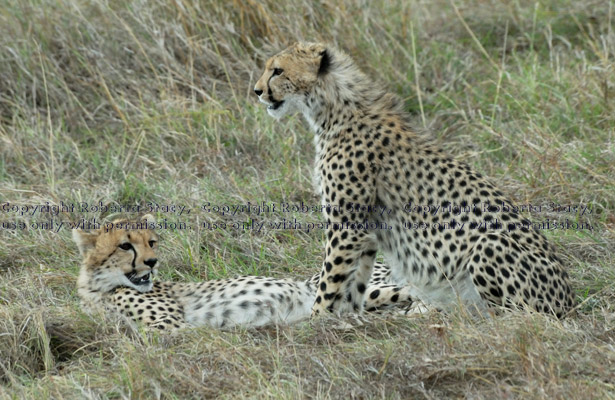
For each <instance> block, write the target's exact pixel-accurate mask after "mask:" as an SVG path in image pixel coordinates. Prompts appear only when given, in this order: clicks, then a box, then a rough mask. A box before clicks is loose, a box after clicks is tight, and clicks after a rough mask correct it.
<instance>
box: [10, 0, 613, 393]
mask: <svg viewBox="0 0 615 400" xmlns="http://www.w3.org/2000/svg"><path fill="white" fill-rule="evenodd" d="M614 13H615V4H614V3H613V2H612V1H608V0H579V1H571V0H564V1H562V0H545V1H543V2H540V3H538V2H530V1H516V2H498V1H495V0H491V1H490V0H454V1H422V0H414V1H410V2H401V1H400V2H389V1H386V0H377V1H373V2H363V1H352V0H343V1H341V2H332V1H322V2H309V1H302V0H295V1H292V2H280V1H270V0H265V1H260V2H256V1H246V2H240V1H230V2H222V1H219V2H218V1H217V2H205V1H203V2H199V1H196V0H173V1H172V0H155V1H150V2H145V1H135V2H128V3H126V2H121V1H107V2H98V1H76V0H43V1H37V2H34V1H16V0H5V1H4V2H3V5H2V7H0V203H5V202H10V203H11V204H18V205H37V204H45V203H46V202H50V203H51V204H59V203H60V202H61V201H64V202H65V203H75V204H76V203H78V202H87V203H89V204H93V203H97V202H103V203H104V204H112V203H114V202H116V203H121V204H133V205H134V204H141V205H145V204H147V203H148V202H156V203H159V204H181V205H187V206H189V207H192V212H191V213H190V214H189V215H187V216H182V217H178V216H177V215H173V214H169V213H162V212H159V213H157V217H158V219H164V218H167V219H168V220H169V221H177V220H183V221H187V222H189V223H190V224H191V225H192V226H193V227H194V229H193V230H188V231H180V230H168V231H165V232H163V239H164V242H163V245H162V254H161V256H162V258H163V261H164V265H165V266H166V268H165V269H164V271H163V272H162V278H166V279H184V280H202V279H210V278H216V277H225V276H234V275H237V274H242V273H249V274H262V275H273V276H306V275H309V274H311V273H313V272H314V271H316V270H317V269H318V263H319V260H320V259H321V255H322V232H321V231H318V230H316V231H312V232H304V231H295V230H272V229H266V228H265V229H263V230H261V231H260V232H252V231H247V230H233V229H227V230H220V229H218V230H207V229H197V227H198V226H199V225H200V224H202V223H203V222H209V223H222V222H224V223H227V224H232V223H234V222H238V223H242V222H246V221H247V219H248V216H247V215H245V214H240V215H235V216H229V215H225V216H222V215H220V214H215V213H206V212H203V211H199V207H200V206H201V205H203V204H205V203H207V202H210V203H211V204H241V203H245V202H247V201H251V202H260V201H266V202H276V203H281V202H290V203H296V202H300V201H303V202H305V203H307V204H316V203H317V202H318V200H317V199H316V198H315V196H314V194H313V191H312V189H311V186H310V185H311V179H310V171H311V160H312V154H313V148H312V139H311V134H310V133H309V132H307V130H306V129H305V126H304V125H303V124H302V123H301V121H300V119H299V118H291V119H286V120H284V121H282V122H280V123H275V122H274V121H273V120H271V119H270V118H268V117H267V115H266V112H265V110H263V108H262V107H259V105H258V104H256V102H255V99H254V98H253V95H252V94H251V91H252V89H251V88H252V87H253V85H254V82H255V79H256V78H257V76H258V74H259V73H260V67H261V66H262V65H263V62H264V60H265V59H266V58H267V57H268V56H269V55H271V54H272V53H274V52H275V51H277V50H279V49H281V48H283V47H285V46H286V45H288V44H290V43H292V42H293V41H296V40H304V39H307V40H325V41H328V42H331V43H335V44H337V45H339V46H341V47H343V48H344V49H346V50H347V51H348V52H350V53H351V54H352V55H353V56H354V58H355V59H356V60H357V61H358V62H359V63H360V64H361V66H362V68H363V69H365V70H366V71H367V72H369V74H370V75H371V76H374V77H377V78H378V80H379V81H380V83H382V84H385V85H387V86H388V87H390V88H391V90H393V91H395V92H397V93H399V94H400V95H401V96H403V97H404V99H405V101H406V105H407V109H408V110H409V111H410V112H411V113H412V114H413V115H414V117H415V119H416V125H417V126H419V127H420V126H422V125H425V126H427V127H428V128H430V129H431V130H433V132H434V134H435V136H436V138H437V140H438V141H439V142H440V143H441V144H442V145H443V146H444V147H446V148H447V149H448V150H449V151H450V152H451V153H453V154H454V155H455V156H457V157H460V158H463V159H465V160H467V161H469V162H470V163H471V164H473V165H474V166H475V167H476V168H477V169H479V170H481V171H482V172H484V173H485V174H487V175H490V176H492V177H494V178H495V179H496V180H497V181H498V183H499V185H500V186H501V187H502V188H503V189H504V190H505V191H507V192H508V193H509V194H510V195H511V196H512V197H514V198H515V199H516V200H517V202H519V203H524V204H525V203H532V204H548V203H551V202H556V203H560V204H574V205H578V204H585V205H591V207H592V210H593V212H592V214H591V215H585V216H580V215H578V214H574V213H572V214H566V213H553V212H549V213H545V214H543V215H536V214H534V215H532V217H533V218H534V219H535V220H541V219H544V218H546V217H549V218H551V219H556V220H560V221H563V220H565V219H566V218H568V219H569V220H574V221H575V222H582V223H589V224H591V225H592V227H593V230H592V231H588V230H581V231H575V230H566V231H553V232H548V233H547V234H548V235H549V237H550V238H551V239H552V240H553V241H554V242H555V243H556V244H557V245H558V247H560V249H561V252H562V255H563V258H564V259H565V260H566V262H567V265H568V268H569V271H570V273H571V275H572V277H573V280H574V287H575V290H576V292H577V294H578V297H579V300H580V301H581V305H580V307H579V312H578V315H577V316H575V317H573V318H569V319H568V320H566V321H563V322H556V321H552V320H550V319H549V318H545V317H542V316H536V315H525V314H517V313H509V314H506V315H504V316H501V317H498V318H494V319H492V320H488V321H476V320H472V319H468V318H465V317H463V316H454V315H449V316H444V315H437V314H429V315H425V316H420V317H416V318H399V317H394V316H384V317H371V318H370V319H369V321H368V322H367V323H366V324H365V325H364V326H362V327H358V328H355V329H349V330H332V329H330V328H329V325H330V324H328V322H327V321H317V322H315V323H313V324H309V323H306V324H303V325H300V326H296V327H282V328H268V329H260V330H255V331H243V330H236V331H231V332H217V331H212V330H208V329H195V330H193V331H186V332H183V333H181V334H179V335H176V336H173V337H159V336H155V335H152V334H149V333H146V332H143V331H141V330H140V329H139V328H138V327H134V326H131V325H127V324H126V323H125V321H122V320H120V319H117V318H114V317H113V316H109V317H107V319H105V320H99V319H93V318H91V317H89V316H87V315H85V314H83V313H82V312H81V311H80V309H79V306H78V302H77V300H76V293H75V291H74V281H75V278H76V275H77V270H78V261H79V260H78V255H77V251H76V248H75V246H74V245H73V243H72V242H71V240H70V232H69V230H68V229H60V230H59V232H57V233H56V232H51V231H47V230H41V229H30V228H29V227H28V228H27V229H24V230H7V229H2V230H0V397H2V398H4V397H6V398H36V397H41V398H47V397H53V398H65V397H67V398H83V397H92V398H108V397H111V398H152V397H154V398H155V397H159V398H203V397H208V398H210V397H222V398H262V397H267V398H269V397H274V398H301V397H308V398H393V399H395V398H422V397H425V398H445V397H452V398H458V397H471V398H515V397H522V398H562V399H564V398H566V399H569V398H580V399H581V398H615V386H614V385H613V382H614V381H615V375H614V373H613V371H615V330H614V328H613V326H614V324H615V321H614V317H615V305H614V304H615V290H614V287H613V282H614V281H615V270H614V268H613V265H614V264H615V245H614V243H615V241H614V239H615V179H614V177H615V79H614V77H615V63H614V60H615V32H614V31H613V26H614V24H613V17H614ZM104 214H105V213H102V215H101V214H100V213H94V214H92V213H82V212H75V213H64V214H60V215H58V216H55V217H53V220H54V221H55V222H60V221H64V222H66V221H76V220H78V219H79V218H81V217H87V218H92V217H97V218H98V217H103V216H105V215H104ZM50 218H51V217H50V216H49V215H45V214H37V215H35V216H19V215H14V214H6V213H0V222H2V223H13V222H16V223H19V222H23V223H25V224H27V225H28V226H29V225H30V224H31V223H33V222H35V223H40V222H47V221H49V220H50ZM252 218H253V219H254V220H256V221H258V222H266V223H267V222H274V221H282V220H283V219H284V218H286V219H289V218H290V219H292V218H297V219H299V220H302V221H306V220H309V221H318V220H319V219H320V216H319V215H313V214H302V213H298V212H295V213H282V212H276V213H268V214H262V215H258V216H252Z"/></svg>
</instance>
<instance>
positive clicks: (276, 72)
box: [271, 68, 284, 76]
mask: <svg viewBox="0 0 615 400" xmlns="http://www.w3.org/2000/svg"><path fill="white" fill-rule="evenodd" d="M282 72H284V70H283V69H282V68H274V69H273V75H271V76H277V75H282Z"/></svg>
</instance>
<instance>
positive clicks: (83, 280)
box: [77, 265, 106, 309]
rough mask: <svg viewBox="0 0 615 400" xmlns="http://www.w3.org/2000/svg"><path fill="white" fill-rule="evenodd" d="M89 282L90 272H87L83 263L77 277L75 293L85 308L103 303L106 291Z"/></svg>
mask: <svg viewBox="0 0 615 400" xmlns="http://www.w3.org/2000/svg"><path fill="white" fill-rule="evenodd" d="M91 282H92V274H91V273H89V272H88V269H87V267H86V266H85V265H82V266H81V271H80V272H79V278H78V279H77V293H78V294H79V297H80V299H81V303H82V304H83V305H84V306H85V307H86V308H88V309H96V308H98V307H100V305H101V304H102V303H103V300H104V299H105V297H106V293H104V292H103V291H101V290H98V289H96V288H94V287H92V285H91Z"/></svg>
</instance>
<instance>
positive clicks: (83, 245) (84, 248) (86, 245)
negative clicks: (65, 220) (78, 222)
mask: <svg viewBox="0 0 615 400" xmlns="http://www.w3.org/2000/svg"><path fill="white" fill-rule="evenodd" d="M99 235H100V230H95V231H92V232H88V231H84V230H81V229H73V240H74V241H75V243H77V247H78V248H79V254H81V255H82V256H84V255H86V254H87V253H88V252H89V251H90V250H92V249H93V248H94V247H96V239H98V236H99Z"/></svg>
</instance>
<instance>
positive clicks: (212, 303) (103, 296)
mask: <svg viewBox="0 0 615 400" xmlns="http://www.w3.org/2000/svg"><path fill="white" fill-rule="evenodd" d="M152 224H154V220H153V218H152V217H151V216H149V215H148V216H145V217H143V218H142V219H140V220H136V221H127V220H118V221H114V222H113V226H114V228H112V229H106V228H105V227H101V228H100V229H98V230H94V231H89V232H86V231H82V230H77V229H75V230H73V240H74V241H75V242H76V243H77V246H78V247H79V252H80V253H81V255H82V256H83V264H82V266H81V270H80V274H79V279H78V282H77V288H78V293H79V296H80V297H81V301H82V304H83V305H84V307H85V308H86V309H90V310H92V309H100V308H110V309H113V310H115V311H119V312H121V313H122V314H124V315H125V316H127V317H129V318H132V319H134V320H136V321H142V322H143V323H145V324H147V325H149V326H151V327H154V328H158V329H163V330H167V329H176V328H181V327H185V326H201V325H207V326H212V327H216V328H225V327H231V326H234V325H241V326H247V327H256V326H262V325H266V324H277V323H285V324H291V323H293V322H297V321H300V320H302V319H306V318H308V317H309V316H310V309H311V306H312V304H313V303H314V298H315V297H316V287H317V285H318V282H319V275H318V274H316V275H315V276H313V277H312V278H310V279H308V280H305V281H294V280H290V279H274V278H265V277H260V276H244V277H240V278H235V279H220V280H214V281H207V282H200V283H180V282H155V281H152V277H153V276H154V275H155V274H156V271H157V269H158V258H157V256H156V249H157V246H158V236H157V235H156V232H155V231H154V230H152V229H149V228H150V227H151V226H152ZM389 278H390V271H389V270H388V269H387V268H386V267H385V266H384V265H381V264H376V267H375V273H374V276H373V278H372V280H371V281H370V284H369V285H368V288H367V293H368V296H367V299H366V301H365V305H364V306H365V308H366V309H367V310H376V309H382V308H387V307H389V306H399V307H403V306H409V305H410V304H411V300H409V298H410V295H409V293H408V292H407V290H404V289H403V288H399V287H397V286H394V285H390V284H387V281H388V279H389Z"/></svg>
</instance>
